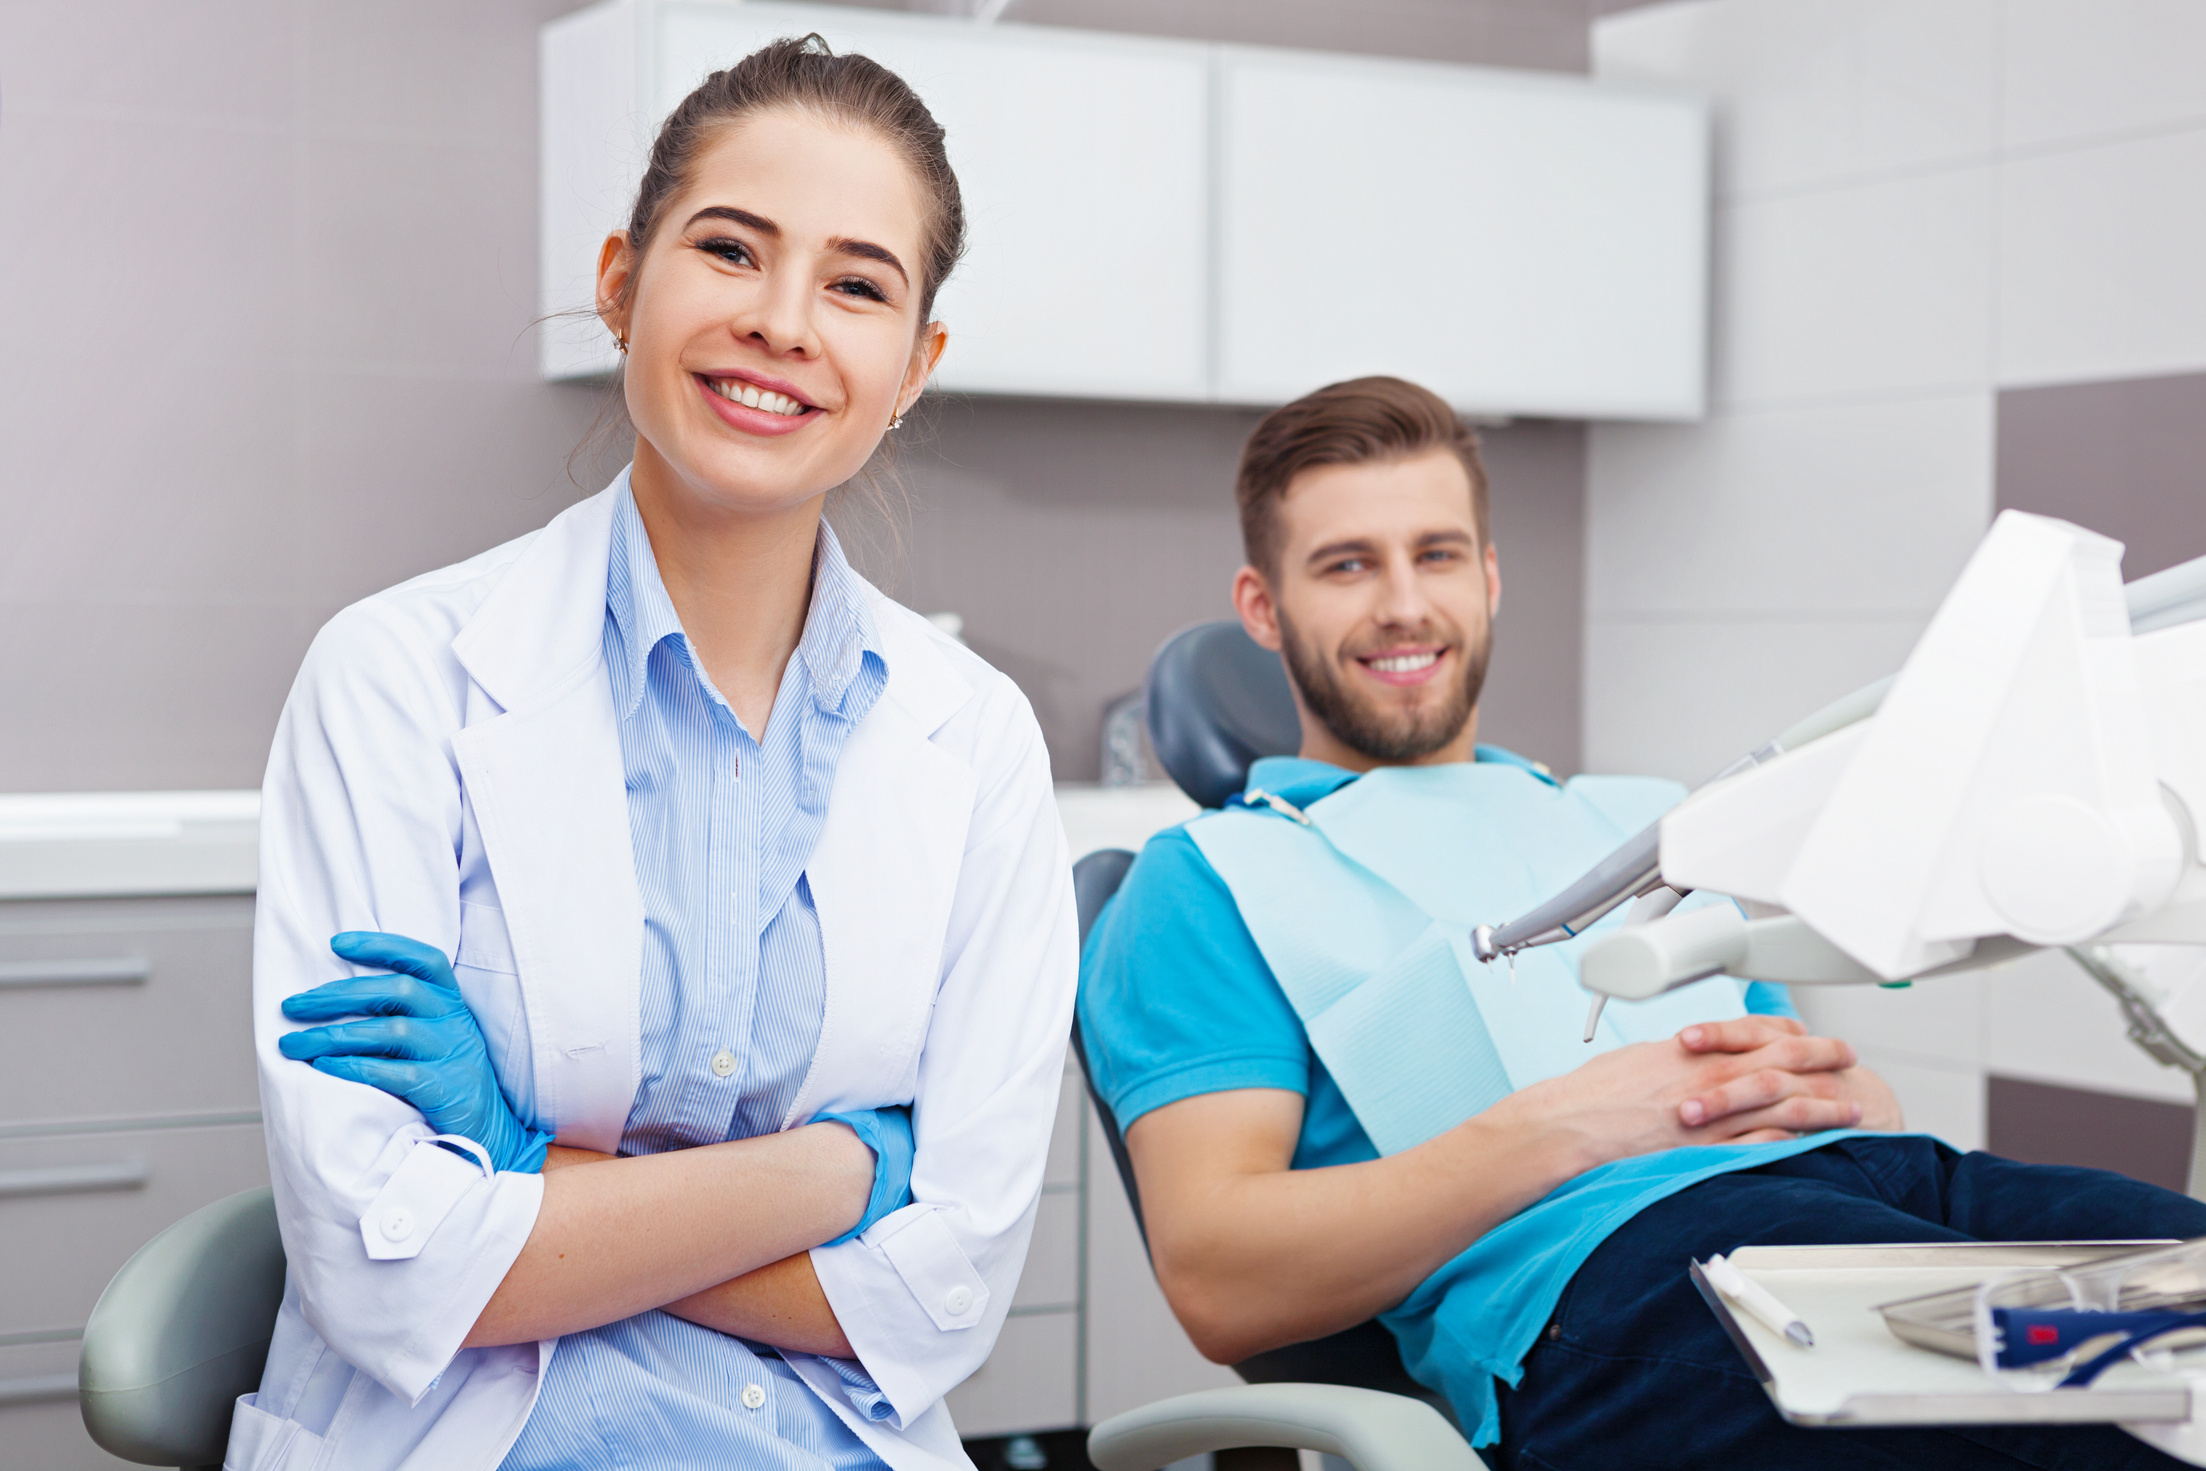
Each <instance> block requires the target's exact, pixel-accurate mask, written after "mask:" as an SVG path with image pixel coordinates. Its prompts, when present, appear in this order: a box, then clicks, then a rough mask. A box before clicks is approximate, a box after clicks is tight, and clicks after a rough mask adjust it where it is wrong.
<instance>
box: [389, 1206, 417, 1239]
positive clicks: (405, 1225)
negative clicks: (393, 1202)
mask: <svg viewBox="0 0 2206 1471" xmlns="http://www.w3.org/2000/svg"><path fill="white" fill-rule="evenodd" d="M413 1234H414V1213H413V1212H412V1211H410V1210H408V1209H406V1207H404V1206H397V1207H394V1208H392V1209H390V1210H387V1211H385V1212H383V1239H384V1240H385V1241H404V1240H405V1239H406V1238H407V1237H409V1236H411V1235H413Z"/></svg>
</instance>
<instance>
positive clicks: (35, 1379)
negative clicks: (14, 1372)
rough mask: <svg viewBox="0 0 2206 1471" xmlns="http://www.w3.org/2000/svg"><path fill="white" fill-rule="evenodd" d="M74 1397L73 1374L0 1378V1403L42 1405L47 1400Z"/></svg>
mask: <svg viewBox="0 0 2206 1471" xmlns="http://www.w3.org/2000/svg"><path fill="white" fill-rule="evenodd" d="M76 1397H77V1376H76V1375H74V1374H25V1375H24V1376H23V1377H21V1378H20V1379H0V1405H42V1404H45V1403H47V1402H48V1401H49V1400H61V1399H75V1398H76Z"/></svg>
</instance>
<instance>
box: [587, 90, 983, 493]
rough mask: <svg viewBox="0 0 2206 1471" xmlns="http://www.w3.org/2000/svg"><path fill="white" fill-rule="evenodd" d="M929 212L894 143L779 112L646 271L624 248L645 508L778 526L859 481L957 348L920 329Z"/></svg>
mask: <svg viewBox="0 0 2206 1471" xmlns="http://www.w3.org/2000/svg"><path fill="white" fill-rule="evenodd" d="M926 208H927V201H926V199H925V197H924V196H923V195H922V193H921V192H920V187H919V183H918V181H917V180H916V179H915V178H914V176H913V174H912V170H911V168H910V167H909V166H908V165H907V163H906V162H905V160H904V159H903V158H902V157H901V156H900V155H899V154H898V153H897V151H896V150H895V149H894V148H893V147H892V146H891V145H890V144H888V143H887V142H886V141H884V140H883V139H881V138H880V137H879V136H877V135H875V134H873V133H871V132H869V131H867V130H865V129H862V128H856V127H851V126H848V125H844V124H839V123H836V122H832V121H828V120H825V119H822V118H820V117H818V116H816V115H813V114H811V113H807V112H801V111H795V110H778V111H768V112H762V113H758V114H755V115H753V116H750V117H747V118H744V119H743V120H741V121H740V122H737V123H733V124H731V125H729V126H728V128H727V129H726V130H725V132H723V133H722V134H721V135H720V136H719V137H718V138H716V139H714V141H713V142H712V143H711V144H710V146H708V147H707V148H705V149H704V150H703V151H702V153H701V154H700V155H699V156H698V158H697V159H696V162H695V164H694V166H693V167H692V168H691V169H690V171H689V177H688V179H687V181H686V187H685V188H684V189H683V190H682V192H681V193H680V194H679V195H678V196H676V197H675V198H674V199H672V200H670V201H669V202H668V204H667V207H666V208H665V209H664V210H663V211H662V212H661V214H660V216H659V219H660V220H661V223H660V224H658V225H656V226H655V227H654V228H653V232H652V238H651V239H650V240H649V241H648V242H647V243H646V245H645V248H644V251H643V255H642V258H641V260H640V261H639V260H638V259H637V256H636V252H635V251H634V250H633V249H632V248H631V245H630V243H629V241H628V239H627V237H626V235H625V234H618V235H615V236H613V237H612V238H611V239H609V240H607V241H606V244H605V250H604V252H603V255H602V257H601V260H600V264H599V271H598V302H599V312H600V315H602V316H603V317H604V318H605V322H606V325H607V326H608V327H610V328H612V329H613V331H614V332H615V333H616V334H618V335H619V336H621V337H623V338H625V339H626V341H627V343H628V365H627V379H626V393H627V399H628V411H629V416H630V418H631V419H633V420H634V422H635V425H636V468H635V474H634V481H635V484H636V490H637V494H638V497H639V499H642V498H645V497H647V496H648V497H651V498H653V499H658V498H664V497H671V498H672V499H673V501H674V502H676V503H687V507H688V508H690V509H694V510H702V511H706V512H708V513H710V512H718V513H730V514H736V515H745V514H772V513H775V512H785V511H794V510H799V509H801V508H805V507H806V505H807V503H808V502H811V501H814V500H816V499H817V498H818V497H820V496H822V495H824V494H825V493H826V492H827V491H829V490H832V489H834V488H835V487H836V486H838V485H840V484H842V483H843V482H844V481H846V480H848V479H849V478H850V477H851V476H852V475H854V474H856V473H857V471H858V470H859V468H860V467H861V466H863V465H864V464H865V462H866V460H867V459H868V458H869V457H870V456H871V455H872V453H873V451H874V448H875V446H876V445H878V444H879V443H880V439H881V436H882V434H883V433H884V432H886V430H887V428H888V426H889V422H890V421H891V420H892V419H894V418H896V417H897V416H898V415H899V414H901V413H902V412H903V411H904V410H905V409H907V408H909V407H910V406H911V403H912V401H913V400H914V399H916V398H917V397H918V396H919V391H920V389H921V388H922V387H923V386H924V385H925V383H926V377H927V374H928V372H929V371H931V370H932V368H933V366H934V363H935V360H936V359H937V358H938V357H939V356H940V355H941V351H942V345H943V342H944V340H945V334H944V333H943V330H942V328H941V327H940V325H939V324H930V325H925V326H924V327H923V325H922V323H921V321H920V287H921V283H920V279H919V277H920V270H921V266H920V261H921V251H922V248H923V238H922V237H923V233H924V223H925V211H926ZM672 508H673V507H672V506H670V509H672Z"/></svg>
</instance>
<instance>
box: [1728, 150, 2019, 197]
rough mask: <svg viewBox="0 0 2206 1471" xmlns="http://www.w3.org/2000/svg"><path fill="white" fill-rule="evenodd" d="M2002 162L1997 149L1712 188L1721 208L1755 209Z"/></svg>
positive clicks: (1966, 171) (1982, 169)
mask: <svg viewBox="0 0 2206 1471" xmlns="http://www.w3.org/2000/svg"><path fill="white" fill-rule="evenodd" d="M2000 161H2001V159H2000V155H1999V154H1998V152H1997V151H1996V150H1994V151H1991V152H1983V153H1969V154H1964V155H1958V156H1955V157H1953V158H1948V159H1939V160H1935V161H1931V162H1925V163H1915V164H1893V165H1890V166H1888V167H1885V168H1878V169H1865V170H1861V171H1859V172H1846V173H1838V174H1817V175H1812V176H1810V177H1808V178H1804V179H1795V180H1791V181H1788V182H1786V183H1782V184H1758V185H1752V186H1749V187H1746V188H1737V187H1732V186H1727V185H1722V184H1719V185H1718V186H1717V187H1716V188H1715V189H1714V190H1713V191H1712V198H1713V199H1714V202H1715V205H1716V208H1717V209H1718V210H1719V211H1720V210H1727V209H1734V208H1740V207H1749V208H1751V207H1753V206H1756V205H1763V204H1781V203H1784V202H1786V201H1788V200H1794V199H1813V198H1816V197H1818V196H1823V195H1832V194H1844V193H1848V192H1850V191H1854V190H1866V189H1880V188H1884V187H1886V186H1888V185H1892V184H1908V183H1915V182H1918V181H1921V180H1925V179H1937V178H1943V177H1946V176H1949V175H1957V174H1969V173H1977V172H1989V171H1991V170H1993V169H1995V168H1997V167H1998V165H1999V163H2000Z"/></svg>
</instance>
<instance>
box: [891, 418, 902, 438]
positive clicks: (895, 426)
mask: <svg viewBox="0 0 2206 1471" xmlns="http://www.w3.org/2000/svg"><path fill="white" fill-rule="evenodd" d="M903 427H904V416H903V415H902V414H898V415H897V416H896V417H895V418H893V419H891V420H889V432H890V433H891V434H894V433H895V432H896V431H897V430H899V429H901V428H903Z"/></svg>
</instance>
